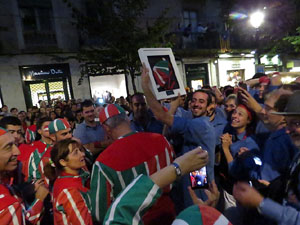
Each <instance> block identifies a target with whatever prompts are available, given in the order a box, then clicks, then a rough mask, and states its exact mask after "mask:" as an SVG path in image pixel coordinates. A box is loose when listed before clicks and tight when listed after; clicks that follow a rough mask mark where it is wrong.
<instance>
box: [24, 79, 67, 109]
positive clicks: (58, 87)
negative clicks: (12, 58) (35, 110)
mask: <svg viewBox="0 0 300 225" xmlns="http://www.w3.org/2000/svg"><path fill="white" fill-rule="evenodd" d="M68 86H69V85H68V80H67V79H64V78H62V79H55V80H51V79H49V80H35V81H25V89H26V92H25V93H26V94H25V98H26V100H27V101H26V102H28V107H32V106H39V104H38V103H39V101H41V100H42V101H45V102H46V104H49V102H50V101H56V100H62V101H63V100H69V99H70V98H71V96H70V90H69V88H68Z"/></svg>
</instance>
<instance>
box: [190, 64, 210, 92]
mask: <svg viewBox="0 0 300 225" xmlns="http://www.w3.org/2000/svg"><path fill="white" fill-rule="evenodd" d="M185 73H186V83H187V86H188V87H189V88H192V90H194V91H195V90H198V89H201V88H202V87H203V85H208V84H209V80H208V66H207V63H201V64H185Z"/></svg>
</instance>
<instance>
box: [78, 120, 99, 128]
mask: <svg viewBox="0 0 300 225" xmlns="http://www.w3.org/2000/svg"><path fill="white" fill-rule="evenodd" d="M82 124H84V126H85V128H91V129H94V130H96V129H97V127H98V126H101V124H100V123H99V122H96V126H94V127H91V126H89V125H87V124H86V122H85V121H83V122H82Z"/></svg>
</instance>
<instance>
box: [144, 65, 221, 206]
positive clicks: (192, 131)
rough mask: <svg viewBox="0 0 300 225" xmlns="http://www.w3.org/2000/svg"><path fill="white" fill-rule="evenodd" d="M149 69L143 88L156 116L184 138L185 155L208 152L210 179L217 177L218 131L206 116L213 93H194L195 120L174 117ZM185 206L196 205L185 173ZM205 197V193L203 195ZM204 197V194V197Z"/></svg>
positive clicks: (193, 111)
mask: <svg viewBox="0 0 300 225" xmlns="http://www.w3.org/2000/svg"><path fill="white" fill-rule="evenodd" d="M148 73H149V70H148V69H147V68H146V67H145V65H144V66H143V72H142V87H143V90H144V94H145V96H146V99H147V102H148V104H149V107H150V108H151V110H152V111H153V113H154V115H155V117H156V118H157V119H158V120H160V121H162V122H163V123H164V124H166V125H168V126H169V127H170V128H171V132H174V133H177V134H180V135H182V136H183V137H184V144H183V149H182V152H181V153H182V154H184V153H186V152H188V151H190V150H191V149H193V148H195V147H197V146H201V147H202V148H203V149H204V150H206V151H207V152H208V155H209V162H208V165H207V173H208V180H209V182H212V181H213V180H214V163H215V140H216V139H215V132H214V128H213V127H212V125H211V123H210V121H209V117H208V116H207V107H208V106H209V105H210V103H211V95H210V94H209V92H207V91H204V90H198V91H196V92H195V93H194V94H193V98H192V101H191V111H192V114H193V117H194V118H193V119H188V118H183V117H177V116H173V115H171V114H170V113H168V112H165V111H164V110H163V108H162V106H161V105H160V104H159V102H158V101H157V100H156V99H155V97H154V95H153V93H152V91H151V89H150V87H149V85H150V78H149V74H148ZM182 184H183V190H182V192H183V195H184V204H183V205H184V207H188V206H190V205H192V204H193V202H192V200H191V198H190V196H189V193H188V191H187V186H189V177H188V176H184V177H183V179H182ZM202 197H203V196H202ZM204 198H205V197H204Z"/></svg>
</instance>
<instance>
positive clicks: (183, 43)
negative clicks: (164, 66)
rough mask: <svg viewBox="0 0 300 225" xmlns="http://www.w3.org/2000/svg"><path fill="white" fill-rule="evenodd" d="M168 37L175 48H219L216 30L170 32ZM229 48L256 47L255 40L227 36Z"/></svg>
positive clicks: (218, 35)
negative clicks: (208, 31)
mask: <svg viewBox="0 0 300 225" xmlns="http://www.w3.org/2000/svg"><path fill="white" fill-rule="evenodd" d="M168 39H169V40H170V41H171V42H172V43H173V44H174V48H175V49H187V50H195V49H220V34H219V33H218V32H211V33H198V32H190V33H189V34H188V35H186V34H184V32H172V33H171V34H169V36H168ZM229 45H230V48H231V49H251V48H256V43H255V40H253V38H252V37H248V38H247V39H245V37H241V36H240V35H239V34H231V35H230V36H229Z"/></svg>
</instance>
